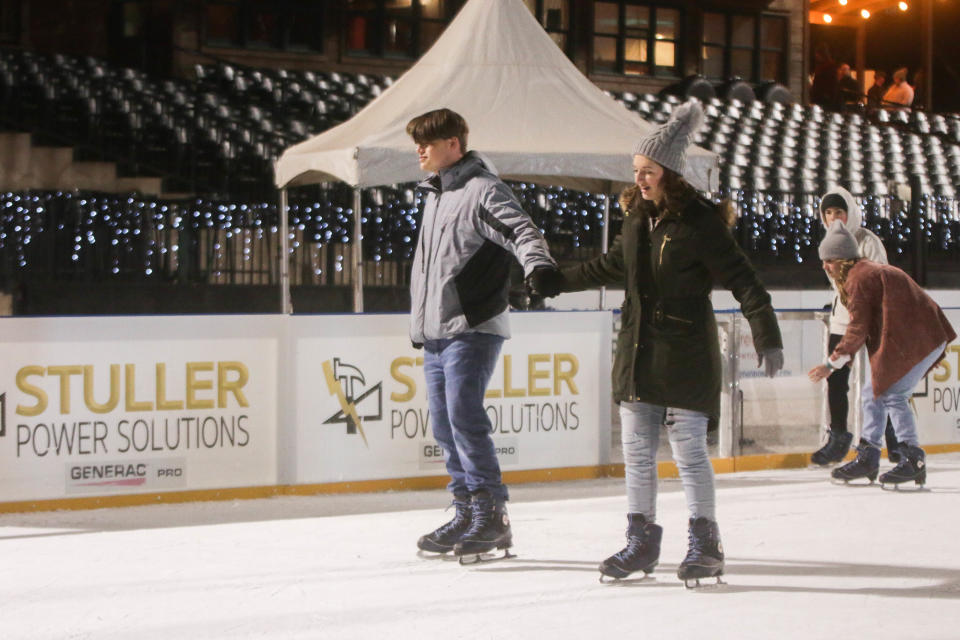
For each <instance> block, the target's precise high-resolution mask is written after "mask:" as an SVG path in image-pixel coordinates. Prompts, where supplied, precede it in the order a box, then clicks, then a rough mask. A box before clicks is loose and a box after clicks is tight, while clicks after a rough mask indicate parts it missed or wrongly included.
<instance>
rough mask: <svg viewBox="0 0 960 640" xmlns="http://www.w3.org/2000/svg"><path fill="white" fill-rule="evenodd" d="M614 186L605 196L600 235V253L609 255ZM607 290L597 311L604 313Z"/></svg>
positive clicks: (609, 187) (601, 288) (601, 293)
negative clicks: (611, 205)
mask: <svg viewBox="0 0 960 640" xmlns="http://www.w3.org/2000/svg"><path fill="white" fill-rule="evenodd" d="M612 186H613V185H607V192H606V193H605V194H604V195H603V233H602V234H601V235H600V251H601V252H603V253H607V251H609V250H610V189H611V188H612ZM606 298H607V288H606V287H600V300H599V306H598V307H597V309H599V310H600V311H603V307H604V305H605V304H606V302H607V300H606Z"/></svg>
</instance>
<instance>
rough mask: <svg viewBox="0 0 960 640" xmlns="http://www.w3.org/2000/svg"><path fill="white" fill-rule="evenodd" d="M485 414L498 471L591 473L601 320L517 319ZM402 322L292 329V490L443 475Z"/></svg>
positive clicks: (604, 389) (604, 420) (598, 428)
mask: <svg viewBox="0 0 960 640" xmlns="http://www.w3.org/2000/svg"><path fill="white" fill-rule="evenodd" d="M510 323H511V331H512V334H513V337H512V338H511V339H509V340H506V341H505V342H504V345H503V348H502V350H501V353H500V357H499V358H498V360H497V365H496V368H495V370H494V373H493V376H492V378H491V381H490V384H489V387H488V389H487V395H486V399H485V408H486V412H487V415H488V417H489V419H490V422H491V425H492V428H493V441H494V445H495V446H496V448H497V455H498V458H499V460H500V464H501V468H502V469H503V470H504V471H507V472H509V471H513V470H521V469H525V470H527V469H545V468H555V467H578V466H596V465H598V464H601V463H602V462H603V461H605V454H606V452H608V449H609V440H610V432H609V429H610V415H609V414H610V401H609V398H610V354H611V321H610V313H609V312H557V313H549V314H544V313H514V314H511V318H510ZM407 326H408V321H407V317H406V316H405V315H363V316H356V317H352V318H350V319H349V321H347V322H344V321H343V319H341V318H335V317H314V318H311V317H295V318H293V325H292V329H291V333H292V336H293V337H292V338H291V339H292V341H293V345H294V346H293V353H294V354H295V360H296V374H295V376H294V379H295V380H296V384H297V394H296V395H297V399H298V400H297V403H296V407H297V417H296V425H297V433H296V469H297V474H296V483H298V484H304V483H330V482H345V481H356V480H375V479H382V478H410V477H422V476H438V475H445V474H446V468H445V462H444V457H443V455H444V454H443V451H442V449H441V448H440V446H439V445H437V443H436V441H435V440H434V437H433V433H432V427H433V424H432V417H431V415H430V412H429V410H428V408H427V397H426V388H425V381H424V374H423V357H424V352H423V350H417V349H414V348H413V347H412V346H411V344H410V339H409V338H408V336H407Z"/></svg>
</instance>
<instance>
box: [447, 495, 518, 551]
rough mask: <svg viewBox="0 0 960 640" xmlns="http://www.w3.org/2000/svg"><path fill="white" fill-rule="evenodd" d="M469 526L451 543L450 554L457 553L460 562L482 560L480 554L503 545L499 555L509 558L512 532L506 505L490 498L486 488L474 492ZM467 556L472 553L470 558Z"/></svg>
mask: <svg viewBox="0 0 960 640" xmlns="http://www.w3.org/2000/svg"><path fill="white" fill-rule="evenodd" d="M470 506H471V508H472V516H471V518H472V521H471V522H470V528H469V529H467V531H466V532H465V533H464V534H463V537H461V538H460V541H459V542H457V544H456V545H454V547H453V553H454V555H457V556H460V564H474V563H476V562H480V561H482V560H483V558H481V554H484V553H490V552H491V551H493V550H495V549H503V556H502V557H501V558H512V557H513V554H511V553H510V547H511V546H513V534H512V532H511V531H510V518H509V516H508V515H507V505H506V504H505V503H503V502H498V501H496V500H494V498H493V496H491V495H490V493H489V492H487V491H479V492H477V493H475V494H474V496H473V502H472V503H471V505H470ZM470 556H474V558H473V559H472V560H471V559H470Z"/></svg>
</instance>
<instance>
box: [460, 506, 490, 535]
mask: <svg viewBox="0 0 960 640" xmlns="http://www.w3.org/2000/svg"><path fill="white" fill-rule="evenodd" d="M471 506H472V507H473V521H472V522H471V523H470V528H469V529H468V530H467V532H466V533H465V534H464V535H465V536H468V535H474V534H477V533H479V532H480V531H483V530H484V529H485V528H486V527H487V525H489V524H490V521H491V520H493V512H494V506H493V504H492V503H486V502H482V501H478V502H474V503H473V504H472V505H471Z"/></svg>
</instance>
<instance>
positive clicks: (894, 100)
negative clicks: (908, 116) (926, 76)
mask: <svg viewBox="0 0 960 640" xmlns="http://www.w3.org/2000/svg"><path fill="white" fill-rule="evenodd" d="M883 102H884V106H886V107H889V108H892V109H899V108H905V107H909V106H910V105H912V104H913V87H911V86H910V83H908V82H907V68H906V67H901V68H899V69H897V70H896V71H894V72H893V84H892V85H890V88H889V89H887V92H886V93H885V94H883Z"/></svg>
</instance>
